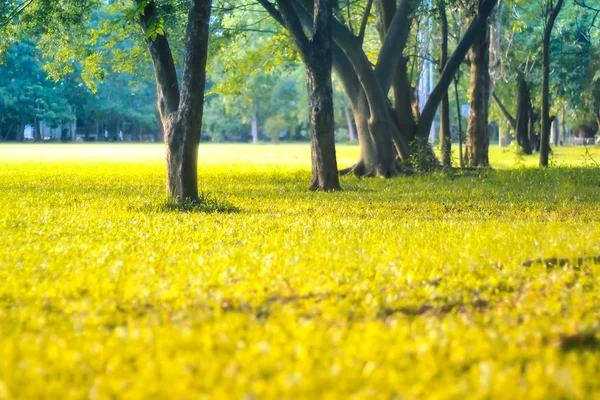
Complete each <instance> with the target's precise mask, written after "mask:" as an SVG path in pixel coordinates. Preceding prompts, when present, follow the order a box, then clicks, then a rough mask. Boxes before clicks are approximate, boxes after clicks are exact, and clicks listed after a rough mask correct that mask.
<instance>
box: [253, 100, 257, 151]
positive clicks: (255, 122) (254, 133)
mask: <svg viewBox="0 0 600 400" xmlns="http://www.w3.org/2000/svg"><path fill="white" fill-rule="evenodd" d="M251 126H252V131H251V134H252V143H254V144H256V143H258V118H257V116H256V105H255V104H254V102H252V122H251Z"/></svg>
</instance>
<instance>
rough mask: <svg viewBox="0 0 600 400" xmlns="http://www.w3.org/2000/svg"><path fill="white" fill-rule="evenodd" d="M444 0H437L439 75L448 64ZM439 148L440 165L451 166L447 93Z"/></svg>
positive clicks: (441, 107) (443, 107) (443, 99)
mask: <svg viewBox="0 0 600 400" xmlns="http://www.w3.org/2000/svg"><path fill="white" fill-rule="evenodd" d="M444 2H445V0H438V11H439V13H440V25H441V28H442V29H441V30H442V32H441V33H442V48H441V51H440V73H441V72H442V71H443V70H444V67H445V66H446V63H447V62H448V19H447V18H446V6H445V3H444ZM440 147H441V154H442V165H443V166H445V167H451V166H452V137H451V136H450V102H449V100H448V91H446V93H444V95H443V96H442V101H441V103H440Z"/></svg>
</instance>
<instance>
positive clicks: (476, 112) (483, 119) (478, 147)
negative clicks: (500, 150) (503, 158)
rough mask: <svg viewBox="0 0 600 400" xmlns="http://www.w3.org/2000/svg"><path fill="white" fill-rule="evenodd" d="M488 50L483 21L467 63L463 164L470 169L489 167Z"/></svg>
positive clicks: (487, 29)
mask: <svg viewBox="0 0 600 400" xmlns="http://www.w3.org/2000/svg"><path fill="white" fill-rule="evenodd" d="M480 5H481V0H480ZM489 48H490V40H489V26H488V23H487V19H486V23H485V24H484V25H483V26H481V28H480V29H479V30H478V31H477V34H476V37H475V40H474V41H473V44H472V46H471V50H470V53H469V59H470V61H471V93H470V102H469V103H470V104H469V105H470V108H471V110H470V113H469V123H468V126H467V143H466V147H467V148H466V161H467V164H468V165H469V166H471V167H487V166H488V165H489V158H488V149H489V134H488V111H489V99H490V96H489V90H490V72H489Z"/></svg>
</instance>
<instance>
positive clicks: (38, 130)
mask: <svg viewBox="0 0 600 400" xmlns="http://www.w3.org/2000/svg"><path fill="white" fill-rule="evenodd" d="M33 126H34V128H33V129H34V130H35V132H34V135H35V136H34V138H35V141H36V142H41V141H42V129H41V123H40V119H39V118H38V117H37V115H36V116H34V117H33Z"/></svg>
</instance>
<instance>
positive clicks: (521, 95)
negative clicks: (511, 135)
mask: <svg viewBox="0 0 600 400" xmlns="http://www.w3.org/2000/svg"><path fill="white" fill-rule="evenodd" d="M518 86H519V91H518V95H517V123H516V127H515V136H516V137H517V143H518V144H519V146H520V147H521V150H523V153H525V154H531V153H532V151H531V142H530V141H529V105H530V103H531V100H530V97H529V86H528V85H527V82H525V78H524V77H523V76H521V75H520V76H519V77H518Z"/></svg>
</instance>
